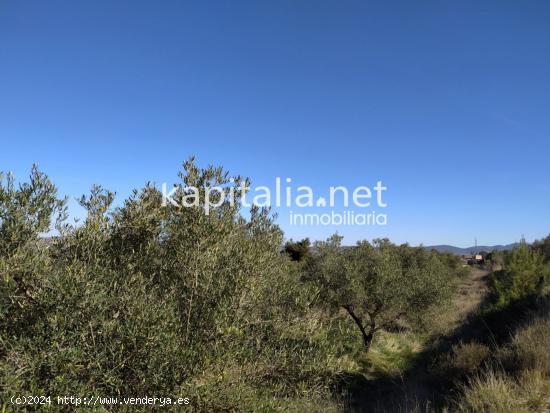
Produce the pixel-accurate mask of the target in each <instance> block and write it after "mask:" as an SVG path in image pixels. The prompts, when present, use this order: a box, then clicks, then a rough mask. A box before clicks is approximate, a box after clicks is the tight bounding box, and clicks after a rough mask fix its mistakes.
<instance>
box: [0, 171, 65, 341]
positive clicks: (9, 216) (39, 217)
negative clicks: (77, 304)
mask: <svg viewBox="0 0 550 413" xmlns="http://www.w3.org/2000/svg"><path fill="white" fill-rule="evenodd" d="M65 203H66V200H65V199H58V198H57V190H56V188H55V186H54V185H53V184H52V182H51V181H50V180H49V179H48V178H47V177H46V176H45V175H44V174H43V173H41V172H40V171H39V170H38V167H37V166H36V165H34V166H33V167H32V170H31V174H30V176H29V182H25V183H20V184H17V183H16V182H15V179H14V177H13V175H12V174H2V173H0V278H1V282H2V284H1V285H0V288H1V290H0V331H1V332H2V336H4V334H7V332H8V331H18V330H19V329H20V328H25V322H26V320H27V319H33V318H34V317H35V316H36V308H37V307H38V304H37V303H38V302H39V298H40V295H41V294H42V293H43V285H42V278H43V276H45V274H46V273H47V270H48V266H49V257H48V255H47V254H46V248H45V246H44V243H43V242H40V239H39V236H40V235H41V234H44V233H46V232H48V231H49V230H50V228H51V226H53V225H55V224H57V223H59V222H61V221H62V220H63V218H64V217H65V213H66V209H65ZM37 274H40V276H37ZM1 348H2V345H1V343H0V350H1Z"/></svg>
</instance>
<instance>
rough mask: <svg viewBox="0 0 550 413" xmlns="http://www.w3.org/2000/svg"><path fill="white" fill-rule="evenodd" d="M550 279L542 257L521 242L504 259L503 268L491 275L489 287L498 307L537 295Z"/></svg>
mask: <svg viewBox="0 0 550 413" xmlns="http://www.w3.org/2000/svg"><path fill="white" fill-rule="evenodd" d="M549 277H550V266H549V265H548V264H546V263H545V262H544V257H543V256H542V255H541V254H540V253H538V252H537V251H535V250H532V249H531V248H529V246H528V245H527V244H526V243H525V242H522V243H520V245H519V247H517V248H515V249H514V250H513V251H511V252H510V253H509V254H507V255H506V257H505V259H504V268H503V269H502V270H499V271H496V272H494V273H493V274H492V278H491V287H492V289H493V292H494V293H495V295H496V296H497V299H498V305H500V306H504V305H507V304H509V303H511V302H513V301H517V300H521V299H524V298H526V297H529V296H534V295H539V294H540V293H541V292H542V291H543V289H544V286H545V284H546V283H547V282H548V279H549Z"/></svg>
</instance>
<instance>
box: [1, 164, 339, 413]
mask: <svg viewBox="0 0 550 413" xmlns="http://www.w3.org/2000/svg"><path fill="white" fill-rule="evenodd" d="M36 173H37V175H36V176H37V177H38V178H36V179H35V181H33V180H32V179H31V184H29V185H31V187H32V188H35V189H26V188H27V186H26V185H27V184H23V186H22V187H21V188H23V189H22V190H21V191H23V192H24V193H25V194H27V195H25V196H26V197H27V198H25V197H24V196H23V195H21V194H20V192H17V191H16V190H14V189H12V190H10V189H4V188H2V192H1V200H2V201H1V202H2V204H1V207H2V211H3V215H2V234H1V236H2V240H1V246H0V248H1V250H2V254H3V255H2V256H1V261H0V264H1V267H0V270H1V271H2V310H1V313H0V317H1V320H0V322H1V328H2V330H1V334H2V335H1V340H2V341H1V345H0V371H2V373H1V375H0V384H1V386H2V388H3V389H4V390H6V392H8V393H21V392H24V391H30V390H33V391H34V393H44V394H90V392H94V394H102V395H121V396H125V395H126V396H128V395H131V396H140V395H173V396H176V395H183V396H191V397H192V398H193V399H194V406H195V408H196V409H198V410H205V411H214V410H231V409H233V410H239V409H244V410H257V409H262V408H264V407H265V406H264V405H263V404H261V405H257V404H253V403H256V401H257V400H256V399H257V398H258V397H260V396H258V395H259V394H265V397H264V396H262V397H263V398H262V400H263V401H262V403H266V405H269V406H271V404H270V403H274V402H273V400H274V396H273V395H272V394H271V393H270V392H269V391H264V390H262V389H263V388H265V389H269V388H270V386H271V387H273V386H275V387H276V388H277V394H279V395H280V396H281V397H289V396H293V394H294V393H293V392H297V391H298V390H297V389H298V387H299V386H306V387H302V388H307V386H317V385H320V383H321V378H322V374H320V373H317V374H316V373H315V372H316V371H323V370H326V369H327V368H328V367H327V362H326V360H328V359H330V351H329V349H328V347H329V345H328V344H327V343H326V342H325V341H323V337H322V334H321V333H322V331H323V330H322V329H321V333H319V329H320V324H319V322H310V320H311V316H310V311H311V310H310V307H312V306H311V302H312V300H313V299H314V297H316V291H317V290H316V287H315V286H313V285H309V284H306V285H304V284H302V283H300V282H299V281H298V278H299V277H298V276H297V275H296V273H295V270H294V269H293V267H292V266H291V265H290V262H289V260H288V258H287V257H286V256H283V255H281V254H280V247H281V245H282V233H281V231H280V230H279V228H278V227H277V226H276V225H275V224H274V222H273V216H272V214H271V213H270V211H269V210H267V209H261V208H256V207H252V209H251V210H250V211H249V214H248V216H247V217H246V218H245V217H243V215H241V213H240V206H239V202H232V201H231V200H230V199H229V198H224V199H223V200H219V201H220V202H217V205H218V206H216V207H212V208H211V209H210V210H209V213H208V214H207V213H206V212H205V205H204V200H205V192H206V191H207V190H208V188H210V187H213V186H221V187H226V188H229V187H231V186H233V187H234V189H235V191H233V192H234V193H235V194H236V197H237V198H238V197H239V192H238V191H237V190H236V188H238V187H239V186H240V184H241V182H243V178H242V177H239V176H236V177H230V176H229V175H228V173H227V172H225V171H224V170H223V169H222V168H219V167H214V166H208V167H206V168H199V167H198V166H197V165H196V164H195V162H194V160H193V159H189V160H188V161H186V162H185V163H184V167H183V170H182V171H181V172H180V174H179V181H178V182H177V183H176V184H175V186H176V187H177V188H178V189H179V191H181V192H185V191H188V189H187V188H189V187H195V188H197V189H198V190H199V196H198V200H199V202H198V203H197V204H195V205H193V206H186V207H176V206H173V205H171V204H168V205H166V206H163V203H162V193H161V192H160V191H159V190H158V189H157V188H156V187H155V186H154V185H153V184H147V185H146V186H145V187H144V188H142V189H140V190H135V191H134V192H133V194H132V195H131V196H130V197H129V198H128V199H126V200H125V201H124V202H123V203H122V204H121V205H120V206H118V207H115V206H114V205H113V202H114V199H115V194H114V193H112V192H110V191H108V190H105V189H104V188H102V187H100V186H94V187H93V188H92V190H91V192H90V194H89V195H87V196H83V197H82V198H81V199H80V205H81V206H82V207H83V208H85V209H86V211H87V215H86V218H85V219H84V220H83V222H82V223H79V224H78V225H69V224H66V223H63V224H62V225H61V224H60V225H58V228H59V236H58V237H57V238H56V240H55V242H54V244H53V245H51V246H50V247H45V246H44V244H43V243H40V242H38V244H40V245H39V246H38V247H37V248H38V249H39V250H40V253H38V252H37V253H33V254H34V255H33V256H32V257H31V258H29V257H24V258H22V259H21V260H20V263H21V264H20V266H21V267H24V271H25V274H27V276H28V277H27V278H28V279H32V280H34V281H33V283H34V284H33V288H31V289H29V288H28V287H27V286H23V287H21V286H20V287H18V288H15V287H12V284H13V283H14V280H15V279H16V278H17V271H19V269H18V268H19V267H17V266H14V265H13V263H8V261H6V260H9V257H7V256H6V254H5V253H4V251H13V250H14V249H17V248H20V247H19V245H20V243H21V242H22V241H21V240H20V236H16V235H13V234H22V233H24V232H18V231H15V230H11V229H10V228H14V225H15V224H12V223H11V222H12V221H16V222H17V225H19V226H21V227H24V228H28V235H26V239H28V240H32V239H36V240H38V238H37V234H38V233H39V232H41V231H44V230H47V228H48V227H49V225H50V223H51V220H52V219H53V218H54V216H55V215H58V214H59V213H60V212H62V209H63V205H64V203H63V200H59V199H57V198H56V191H55V187H54V186H53V185H51V183H50V182H49V180H47V178H46V177H45V176H43V175H41V174H39V173H38V172H36ZM33 176H34V175H33ZM33 182H34V183H33ZM10 191H11V192H10ZM37 197H39V198H37ZM211 198H212V196H211ZM34 199H36V200H35V201H33V200H34ZM214 201H216V200H214ZM33 202H34V204H33ZM12 204H13V205H15V206H12ZM19 204H20V206H18V205H19ZM32 205H35V206H32ZM31 206H32V207H31ZM4 211H8V212H4ZM37 222H39V224H37ZM4 223H6V224H5V226H4ZM8 224H9V225H8ZM4 228H6V229H4ZM9 231H12V232H9ZM10 234H11V235H10ZM38 244H37V245H38ZM8 287H9V288H8ZM21 288H22V289H23V290H21ZM20 290H21V291H20ZM21 296H23V297H25V296H28V297H29V298H28V299H25V300H23V301H21V300H22V299H21V298H20V297H21ZM10 303H11V304H10ZM23 307H24V308H25V311H22V308H23ZM16 321H17V323H16ZM15 324H17V325H18V326H19V327H18V328H14V326H15ZM298 383H300V384H299V385H298ZM244 394H247V395H248V396H247V397H244V396H243V395H244ZM255 400H256V401H255ZM246 403H249V404H246ZM251 403H252V404H251ZM265 408H267V407H265Z"/></svg>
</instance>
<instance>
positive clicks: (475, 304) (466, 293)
mask: <svg viewBox="0 0 550 413" xmlns="http://www.w3.org/2000/svg"><path fill="white" fill-rule="evenodd" d="M488 275H489V272H488V271H486V270H481V269H479V268H472V269H471V273H470V275H469V276H468V278H467V279H465V280H464V281H462V282H460V283H459V284H458V287H457V293H456V296H455V297H454V299H453V306H454V307H455V308H456V313H455V314H456V318H455V320H453V322H452V324H453V326H452V328H453V329H455V328H457V327H459V326H460V325H461V324H462V323H463V322H464V320H466V319H467V318H468V316H470V315H471V314H474V313H475V312H476V311H477V309H478V308H479V306H480V305H481V303H483V301H484V300H485V299H486V297H487V295H488V294H489V287H488V286H487V277H488Z"/></svg>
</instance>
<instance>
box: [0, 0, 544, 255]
mask: <svg viewBox="0 0 550 413" xmlns="http://www.w3.org/2000/svg"><path fill="white" fill-rule="evenodd" d="M549 111H550V3H549V2H547V1H525V2H518V1H513V2H512V1H460V2H458V1H422V2H412V1H394V2H382V1H380V2H370V1H344V2H336V1H317V0H316V1H273V2H266V1H249V2H248V1H235V2H229V1H223V2H222V1H220V2H212V1H205V2H189V1H161V2H153V1H136V0H133V1H98V0H94V1H78V2H75V1H68V0H67V1H56V0H52V1H48V2H44V1H26V2H15V1H3V2H0V143H1V151H0V169H1V170H9V171H13V172H14V173H15V174H16V175H17V176H18V177H25V176H26V175H27V174H28V172H29V169H30V166H31V164H32V163H33V162H37V163H38V164H39V166H40V167H41V169H42V170H44V171H45V172H46V173H48V174H49V175H50V176H51V177H52V179H53V180H54V181H55V182H56V184H57V185H58V186H59V188H60V191H61V192H62V193H63V194H67V195H69V196H70V197H72V198H75V197H77V196H79V195H80V194H82V193H85V192H86V191H87V190H88V189H89V187H90V186H91V185H92V184H93V183H101V184H103V185H104V186H106V187H107V188H110V189H113V190H116V191H117V192H118V194H119V198H118V199H119V200H121V199H122V198H123V197H124V196H125V195H127V194H128V193H129V192H130V190H131V188H134V187H140V186H142V185H143V184H144V183H145V182H146V181H148V180H154V181H156V182H165V181H168V182H173V181H175V180H176V173H177V171H178V169H179V168H180V164H181V161H182V160H184V159H186V158H187V157H188V156H189V155H191V154H195V155H196V156H197V159H198V162H199V163H201V164H207V163H214V164H222V165H224V166H225V167H226V168H228V169H229V170H230V171H231V172H233V173H235V174H242V175H246V176H249V177H251V179H252V181H253V183H255V184H257V185H261V184H268V185H271V184H272V183H273V180H274V178H275V177H276V176H280V177H283V178H284V177H292V179H293V181H294V182H295V183H296V184H297V185H298V184H303V185H310V186H312V187H313V188H314V189H318V190H319V191H324V190H325V189H326V188H328V187H329V186H330V185H346V186H349V187H352V188H353V187H354V186H358V185H369V186H372V185H374V184H375V183H376V181H377V180H382V181H383V182H384V184H385V185H387V187H388V191H387V194H386V201H387V203H388V205H389V206H388V208H387V211H386V212H387V214H388V225H387V226H385V227H368V226H355V227H341V228H336V227H293V226H290V225H288V217H287V212H288V211H286V210H281V211H279V212H280V218H279V222H280V225H281V226H282V228H283V229H284V230H285V233H286V235H287V236H288V237H294V238H300V237H303V236H310V237H311V238H314V239H319V238H324V237H326V236H328V235H329V234H330V233H332V232H334V231H335V230H338V232H340V233H341V234H342V235H344V236H345V239H346V241H347V242H348V243H350V242H354V241H355V240H357V239H362V238H367V239H370V238H373V237H376V236H388V237H390V238H391V239H392V240H395V241H396V242H404V241H409V242H411V243H412V244H418V243H421V242H422V243H424V244H427V245H429V244H439V243H450V244H455V245H459V246H467V245H471V244H472V243H473V240H474V237H476V236H477V238H478V241H479V243H482V244H497V243H509V242H513V241H516V240H518V239H519V238H520V237H521V235H522V234H524V235H525V237H526V238H527V239H528V240H532V239H534V238H540V237H542V236H544V235H546V234H547V233H549V232H550V214H549V213H548V211H549V207H550V180H549V178H550V169H549V167H548V158H549V156H550V116H549V115H550V113H549ZM71 212H72V214H73V215H74V216H81V214H82V211H80V210H79V209H78V207H77V206H76V205H75V202H71Z"/></svg>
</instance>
